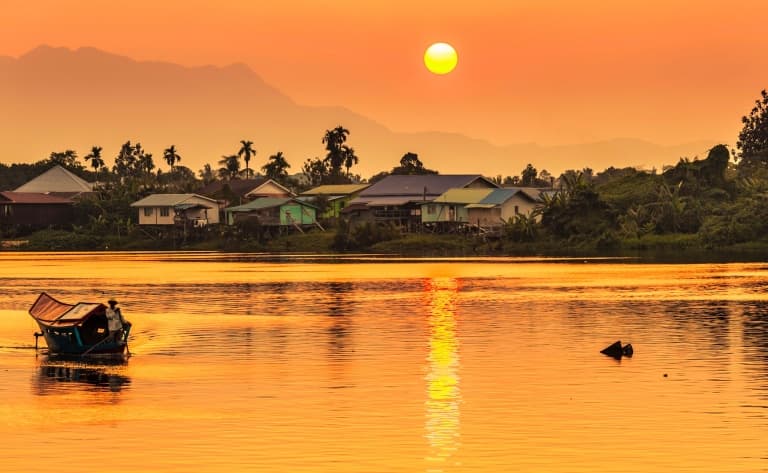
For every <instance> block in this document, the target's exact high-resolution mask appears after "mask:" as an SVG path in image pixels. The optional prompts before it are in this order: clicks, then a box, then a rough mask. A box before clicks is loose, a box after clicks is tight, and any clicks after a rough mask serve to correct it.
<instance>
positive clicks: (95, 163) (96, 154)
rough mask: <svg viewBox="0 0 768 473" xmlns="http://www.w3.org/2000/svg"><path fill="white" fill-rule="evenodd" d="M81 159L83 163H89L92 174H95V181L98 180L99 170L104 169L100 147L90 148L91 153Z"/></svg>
mask: <svg viewBox="0 0 768 473" xmlns="http://www.w3.org/2000/svg"><path fill="white" fill-rule="evenodd" d="M83 159H85V162H87V163H90V165H91V167H92V168H93V172H94V173H95V174H96V180H97V181H98V180H99V169H101V168H102V167H104V160H103V159H101V146H92V147H91V152H90V153H88V154H87V155H86V156H85V157H84V158H83Z"/></svg>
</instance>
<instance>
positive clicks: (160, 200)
mask: <svg viewBox="0 0 768 473" xmlns="http://www.w3.org/2000/svg"><path fill="white" fill-rule="evenodd" d="M195 197H196V198H199V199H203V200H206V201H208V202H211V203H212V204H213V205H216V200H215V199H211V198H208V197H205V196H202V195H197V194H152V195H148V196H147V197H144V198H143V199H141V200H137V201H136V202H134V203H132V204H131V207H173V206H174V205H179V204H183V203H185V202H186V201H188V200H189V199H192V198H195Z"/></svg>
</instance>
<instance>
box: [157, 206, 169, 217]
mask: <svg viewBox="0 0 768 473" xmlns="http://www.w3.org/2000/svg"><path fill="white" fill-rule="evenodd" d="M170 214H171V211H170V209H169V208H168V207H160V216H161V217H167V216H169V215H170Z"/></svg>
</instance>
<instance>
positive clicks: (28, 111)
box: [0, 46, 715, 177]
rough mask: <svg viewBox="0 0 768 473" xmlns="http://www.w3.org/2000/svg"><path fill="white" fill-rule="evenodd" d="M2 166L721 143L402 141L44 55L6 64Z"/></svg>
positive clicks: (479, 159)
mask: <svg viewBox="0 0 768 473" xmlns="http://www.w3.org/2000/svg"><path fill="white" fill-rule="evenodd" d="M0 103H2V104H3V108H4V109H5V110H6V111H7V112H9V113H2V114H0V156H2V161H3V162H5V163H9V162H31V161H35V160H38V159H42V158H45V157H47V156H48V155H49V154H50V152H51V151H60V150H64V149H75V150H76V151H78V152H79V153H80V155H85V154H87V152H88V150H90V147H91V146H93V145H99V146H102V147H103V148H104V152H103V153H104V157H105V159H106V161H107V163H108V164H111V163H112V159H113V158H114V156H115V155H116V154H117V151H118V149H119V147H120V145H121V144H122V143H123V142H125V141H127V140H131V141H133V142H136V141H140V142H141V143H142V144H143V146H144V148H145V149H147V150H149V151H150V152H152V153H153V154H154V156H155V163H156V164H157V165H158V166H159V167H164V166H165V164H164V163H163V162H162V158H161V156H162V150H163V149H165V148H166V147H168V146H170V145H171V144H173V145H176V147H177V149H178V150H179V152H180V154H181V156H182V161H181V164H182V165H185V166H188V167H190V168H192V169H193V170H197V169H200V168H201V167H202V165H203V164H205V163H211V164H213V165H214V167H216V163H217V161H218V160H219V159H220V158H221V157H222V155H227V154H233V153H235V152H236V151H237V149H238V144H239V141H240V140H241V139H248V140H251V141H253V142H254V145H255V148H256V149H257V150H258V154H257V156H256V158H254V160H252V162H251V167H253V168H259V167H261V165H263V164H264V163H265V162H266V160H267V158H268V156H269V155H271V154H273V153H275V152H276V151H283V153H284V154H285V156H286V158H287V159H288V162H289V163H291V165H292V168H291V171H292V172H298V171H299V170H300V168H301V165H302V164H303V162H304V161H305V160H306V159H307V158H309V157H315V156H322V155H323V154H324V148H323V144H322V143H321V139H322V136H323V133H324V131H325V130H326V129H329V128H333V127H335V126H337V125H339V124H341V125H343V126H344V127H346V128H347V129H349V130H350V131H351V134H350V137H349V143H348V144H349V145H351V146H352V147H353V148H355V150H356V153H357V155H358V156H359V157H360V165H358V166H356V167H355V168H353V171H356V172H358V173H360V174H362V175H363V176H365V177H367V176H370V175H372V174H374V173H376V172H379V171H383V170H389V169H391V168H392V167H393V166H395V165H396V164H397V163H398V161H399V159H400V157H401V156H402V155H403V154H405V153H406V152H408V151H411V152H415V153H418V154H419V156H420V158H421V160H422V161H423V162H424V163H425V165H426V166H427V167H430V168H432V169H437V170H439V171H440V172H442V173H466V172H478V173H483V174H486V175H496V174H503V175H516V174H519V172H520V171H521V170H522V169H523V168H524V167H525V165H526V164H527V163H529V162H530V163H533V164H534V166H536V167H537V168H538V169H539V170H541V169H545V168H546V169H549V170H550V171H552V172H560V171H562V170H564V169H571V168H577V169H578V168H582V167H587V166H588V167H592V168H593V169H595V170H596V171H599V170H602V169H604V168H605V167H608V166H611V165H613V166H617V167H621V166H629V165H633V166H635V165H641V166H646V167H650V166H657V167H660V166H661V165H662V164H674V163H675V162H676V161H677V160H678V159H679V158H680V157H681V156H689V157H693V156H694V155H700V156H703V155H704V154H705V153H706V150H707V149H708V148H709V147H711V146H712V145H714V144H715V142H696V143H686V144H681V145H679V146H670V147H665V146H659V145H656V144H653V143H650V142H647V141H643V140H635V139H630V138H622V139H617V140H608V141H602V142H597V143H586V144H574V145H561V146H541V145H538V144H535V143H524V144H515V145H510V146H496V145H493V144H491V143H490V142H488V141H486V140H482V139H478V138H472V137H468V136H465V135H462V134H460V133H454V132H414V133H398V132H393V131H392V130H390V129H389V128H387V127H385V126H384V125H382V124H381V123H378V122H376V121H375V120H373V119H371V118H368V117H365V116H363V115H361V114H359V113H356V112H354V111H351V110H349V109H347V108H344V107H342V106H335V107H316V106H302V105H299V104H297V103H295V102H294V101H293V100H292V99H291V98H290V97H288V96H286V95H285V94H283V93H282V92H281V91H280V90H279V89H278V88H276V87H274V86H272V85H270V84H267V83H266V82H265V81H264V80H263V79H262V78H261V77H260V76H259V75H258V74H257V73H255V72H254V71H253V70H252V69H251V68H249V67H248V66H246V65H244V64H241V63H236V64H231V65H228V66H224V67H218V66H198V67H186V66H181V65H178V64H171V63H167V62H154V61H136V60H133V59H130V58H127V57H124V56H119V55H115V54H111V53H108V52H104V51H101V50H99V49H96V48H91V47H82V48H79V49H77V50H70V49H67V48H56V47H50V46H40V47H37V48H35V49H33V50H31V51H29V52H28V53H27V54H24V55H22V56H20V57H19V58H9V57H0Z"/></svg>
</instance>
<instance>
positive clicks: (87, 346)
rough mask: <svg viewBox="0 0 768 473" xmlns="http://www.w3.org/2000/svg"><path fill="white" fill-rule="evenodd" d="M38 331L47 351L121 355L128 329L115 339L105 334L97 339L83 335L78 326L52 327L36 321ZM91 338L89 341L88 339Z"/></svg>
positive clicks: (70, 353)
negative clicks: (46, 346) (43, 339)
mask: <svg viewBox="0 0 768 473" xmlns="http://www.w3.org/2000/svg"><path fill="white" fill-rule="evenodd" d="M37 324H38V326H39V327H40V331H41V332H42V334H43V338H45V343H46V345H48V353H50V354H61V355H86V354H87V355H104V354H109V355H121V354H124V353H125V352H126V347H127V346H128V343H127V341H126V340H127V338H128V331H125V332H123V333H122V336H121V337H119V338H118V339H117V340H115V339H114V338H113V337H111V336H110V335H107V334H105V335H104V336H103V337H102V338H100V339H99V340H93V339H92V338H91V337H84V336H83V333H81V330H80V327H77V326H74V327H52V326H50V325H47V324H43V323H41V322H39V321H38V323H37ZM89 338H91V343H89V342H88V339H89Z"/></svg>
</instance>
